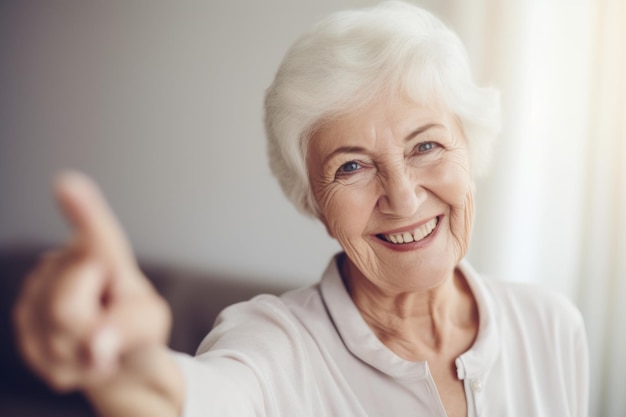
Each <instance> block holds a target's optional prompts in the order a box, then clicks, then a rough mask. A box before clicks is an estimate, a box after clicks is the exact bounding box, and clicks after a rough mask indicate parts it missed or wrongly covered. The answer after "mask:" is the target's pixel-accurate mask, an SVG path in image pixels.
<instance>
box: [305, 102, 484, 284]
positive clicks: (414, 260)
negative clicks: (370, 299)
mask: <svg viewBox="0 0 626 417" xmlns="http://www.w3.org/2000/svg"><path fill="white" fill-rule="evenodd" d="M307 166H308V171H309V179H310V181H311V187H312V191H313V194H314V196H315V200H316V201H317V204H318V205H319V212H320V219H321V220H322V222H324V224H325V225H326V228H327V230H328V233H329V234H330V235H331V236H332V237H334V238H335V239H337V241H338V242H339V244H340V245H341V246H342V247H343V249H344V250H345V252H346V254H347V255H348V259H349V260H350V261H351V264H352V265H351V268H350V270H351V274H354V273H357V274H359V273H360V274H362V276H363V277H364V278H366V279H367V281H369V282H370V283H373V284H374V285H376V287H378V288H379V289H381V290H383V291H390V292H398V291H400V292H404V291H419V290H425V289H430V288H434V287H436V286H438V285H439V284H440V283H442V282H443V280H445V279H446V278H449V277H451V276H452V274H453V271H454V268H455V267H456V265H457V263H458V262H459V260H460V259H461V258H462V257H463V256H465V254H466V252H467V248H468V244H469V240H470V232H471V224H472V218H473V200H472V189H473V183H472V177H471V174H470V161H469V153H468V149H467V144H466V141H465V138H464V137H463V134H462V132H461V129H460V127H459V125H458V122H457V120H456V119H455V118H454V116H453V115H452V114H450V113H449V112H448V111H446V110H444V109H442V108H439V107H426V106H422V105H419V104H416V103H413V102H410V101H408V100H404V99H399V98H396V99H392V100H389V101H385V100H381V101H379V102H376V103H374V104H373V105H371V106H369V107H367V108H365V109H364V110H361V111H359V112H356V113H353V114H349V115H347V116H343V117H340V118H338V119H334V120H332V121H331V122H329V123H327V124H326V125H324V126H323V127H321V128H320V129H319V130H317V131H316V133H315V134H314V135H313V137H312V138H311V140H310V142H309V148H308V156H307ZM354 267H356V269H355V268H354Z"/></svg>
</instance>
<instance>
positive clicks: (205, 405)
mask: <svg viewBox="0 0 626 417" xmlns="http://www.w3.org/2000/svg"><path fill="white" fill-rule="evenodd" d="M310 344H311V343H310V340H309V339H307V336H306V335H305V334H304V333H303V332H302V330H301V328H300V326H298V324H297V320H296V319H295V317H294V316H293V315H292V314H291V312H290V311H289V309H288V308H287V307H286V306H285V304H284V303H283V302H282V300H280V299H279V298H278V297H274V296H268V295H266V296H259V297H256V298H254V299H252V300H250V301H248V302H245V303H240V304H236V305H233V306H231V307H228V308H227V309H225V310H224V311H223V312H222V313H220V315H219V316H218V319H217V320H216V322H215V326H214V328H213V330H211V332H210V333H209V334H208V335H207V336H206V337H205V339H204V340H203V341H202V343H201V344H200V347H199V348H198V351H197V353H196V356H195V357H190V356H187V355H182V354H174V358H175V360H176V361H177V363H178V365H179V366H180V369H181V371H182V373H183V376H184V381H185V384H186V387H185V395H186V396H185V402H184V414H183V415H184V417H200V416H220V417H230V416H237V417H272V416H276V415H297V416H299V417H304V416H303V414H302V413H303V412H304V413H305V414H306V413H309V412H311V410H315V409H316V406H315V404H317V403H318V402H319V401H318V400H319V399H318V398H317V394H316V390H315V388H314V382H313V381H314V379H315V378H314V377H313V370H312V365H311V362H310V355H309V351H308V349H309V345H310ZM303 410H306V411H303ZM307 415H308V414H307ZM312 415H313V414H312Z"/></svg>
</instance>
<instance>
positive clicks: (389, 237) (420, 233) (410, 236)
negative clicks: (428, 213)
mask: <svg viewBox="0 0 626 417" xmlns="http://www.w3.org/2000/svg"><path fill="white" fill-rule="evenodd" d="M438 223H439V217H435V218H433V219H432V220H430V221H428V222H426V223H424V224H423V225H421V226H419V227H416V228H415V229H413V230H407V231H406V232H401V233H391V234H379V235H376V236H377V237H378V238H379V239H382V240H384V241H386V242H389V243H392V244H394V245H402V244H405V243H412V242H419V241H420V240H422V239H425V238H427V237H428V236H430V235H431V233H432V232H433V230H435V228H436V227H437V224H438Z"/></svg>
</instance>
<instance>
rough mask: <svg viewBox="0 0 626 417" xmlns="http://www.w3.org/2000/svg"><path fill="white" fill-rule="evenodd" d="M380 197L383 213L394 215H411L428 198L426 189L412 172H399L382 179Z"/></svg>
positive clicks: (379, 203)
mask: <svg viewBox="0 0 626 417" xmlns="http://www.w3.org/2000/svg"><path fill="white" fill-rule="evenodd" d="M381 182H382V192H381V195H380V197H379V198H378V209H379V210H380V212H381V213H383V214H386V215H390V216H394V217H410V216H411V215H413V214H415V212H416V211H417V209H418V208H419V206H420V205H421V204H422V203H423V202H424V200H425V199H426V190H425V189H424V188H423V187H422V186H421V184H419V181H417V180H415V179H413V178H411V175H410V173H407V172H397V173H393V175H389V176H388V177H387V178H385V179H383V180H382V181H381Z"/></svg>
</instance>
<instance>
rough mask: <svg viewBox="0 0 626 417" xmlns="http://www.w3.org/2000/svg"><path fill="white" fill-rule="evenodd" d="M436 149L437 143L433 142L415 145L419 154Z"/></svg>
mask: <svg viewBox="0 0 626 417" xmlns="http://www.w3.org/2000/svg"><path fill="white" fill-rule="evenodd" d="M436 147H437V143H435V142H422V143H420V144H418V145H417V147H416V149H417V151H418V152H420V153H424V152H428V151H432V150H433V149H435V148H436Z"/></svg>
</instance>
